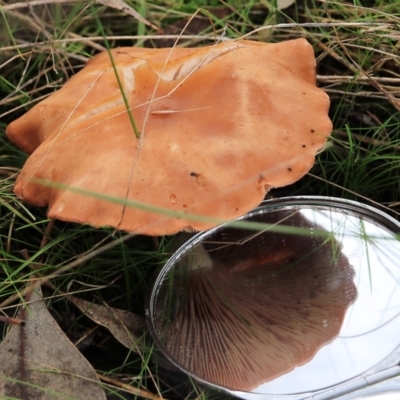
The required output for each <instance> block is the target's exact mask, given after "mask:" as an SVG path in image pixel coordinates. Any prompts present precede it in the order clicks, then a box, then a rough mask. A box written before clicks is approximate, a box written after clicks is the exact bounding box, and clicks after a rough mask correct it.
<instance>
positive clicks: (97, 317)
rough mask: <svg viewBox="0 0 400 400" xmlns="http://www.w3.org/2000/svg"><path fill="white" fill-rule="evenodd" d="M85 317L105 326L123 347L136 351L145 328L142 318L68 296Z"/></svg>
mask: <svg viewBox="0 0 400 400" xmlns="http://www.w3.org/2000/svg"><path fill="white" fill-rule="evenodd" d="M68 299H69V300H70V301H71V302H72V303H74V304H75V305H76V306H77V307H78V308H79V309H80V310H81V311H82V312H83V313H84V314H85V315H86V316H87V317H89V318H90V319H91V320H92V321H94V322H96V324H99V325H101V326H104V327H105V328H107V329H108V330H109V331H110V332H111V333H112V335H113V336H114V337H115V338H116V339H117V340H118V341H119V342H120V343H121V344H123V345H124V346H125V347H127V348H128V349H131V350H132V351H136V352H137V348H138V342H139V339H140V338H141V336H142V335H143V332H144V329H145V325H146V324H145V321H144V319H143V318H142V317H141V316H139V315H136V314H133V313H131V312H129V311H125V310H120V309H118V308H111V307H106V306H101V305H98V304H94V303H90V302H88V301H85V300H81V299H79V298H77V297H74V296H68Z"/></svg>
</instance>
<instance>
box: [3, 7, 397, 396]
mask: <svg viewBox="0 0 400 400" xmlns="http://www.w3.org/2000/svg"><path fill="white" fill-rule="evenodd" d="M35 3H40V4H35ZM129 4H130V5H131V6H132V7H134V8H135V9H136V10H137V11H138V12H140V14H141V15H143V16H145V17H146V18H147V20H148V21H150V22H151V23H152V24H154V25H155V27H149V26H148V25H146V24H145V23H143V22H138V20H137V19H136V18H135V17H133V16H130V15H127V14H126V13H125V12H124V11H121V10H117V9H113V8H110V7H106V6H104V5H101V4H98V3H96V2H92V3H89V2H83V1H60V0H59V1H53V2H52V1H42V2H40V1H39V2H32V4H31V5H29V3H26V2H20V3H19V2H14V1H0V6H1V8H0V20H1V22H0V93H1V94H0V238H1V239H0V265H1V267H2V268H1V269H0V308H1V307H2V312H3V315H12V314H13V313H14V310H15V308H13V307H14V305H13V304H15V303H13V302H10V301H9V300H8V299H10V297H11V296H15V295H16V294H18V293H20V291H21V290H22V289H23V287H24V285H26V282H27V281H29V279H30V278H31V276H32V275H33V274H34V273H36V274H39V276H42V277H46V276H48V275H49V274H54V272H55V271H58V272H56V274H55V275H57V276H55V277H54V279H52V281H51V282H52V284H53V285H54V286H53V287H49V285H47V286H45V288H44V290H45V295H46V296H47V297H48V299H49V303H48V306H49V309H50V310H51V311H52V313H53V315H54V316H55V318H56V319H57V321H58V322H59V323H60V325H61V326H62V327H63V329H64V330H65V332H66V333H67V334H68V336H69V337H70V338H71V340H72V341H77V340H79V338H80V337H82V335H84V334H86V333H87V332H88V330H90V329H92V328H95V324H94V323H92V322H91V321H90V320H88V319H85V318H82V317H81V316H80V313H79V311H78V310H77V309H76V308H74V306H72V305H71V304H70V303H68V302H67V301H65V299H64V298H63V296H59V293H60V291H62V292H67V291H78V292H82V293H81V294H80V296H81V297H82V298H86V299H89V300H91V299H95V300H96V302H99V303H100V302H105V303H106V304H109V305H110V306H113V307H119V308H122V309H125V310H130V311H133V312H135V313H137V314H140V315H144V299H145V297H146V294H147V292H148V289H149V285H150V283H151V280H152V277H153V275H154V273H155V272H156V270H157V269H158V268H159V267H160V266H161V265H162V264H163V262H164V261H165V259H166V258H167V257H168V254H169V252H170V249H171V240H172V238H170V237H165V238H157V239H156V240H154V239H151V238H147V237H132V238H128V239H126V237H125V234H124V233H121V232H115V231H113V230H107V229H94V228H91V227H89V226H81V225H76V224H70V223H64V222H60V221H56V223H55V224H54V226H53V227H52V230H51V234H50V238H49V239H48V240H47V242H46V243H45V244H44V245H43V244H42V238H43V237H45V236H46V234H45V233H46V229H47V226H48V224H49V220H48V219H47V218H46V210H44V209H39V208H35V207H30V206H28V205H26V204H22V203H21V202H20V200H19V199H18V198H16V196H15V195H14V194H13V192H12V188H13V182H14V179H15V176H16V174H17V173H18V171H19V169H20V168H21V167H22V165H23V164H24V161H25V160H26V158H27V155H26V154H25V153H23V152H22V151H21V150H19V149H17V148H16V147H15V146H14V145H13V144H11V143H10V142H9V140H8V139H7V137H6V135H5V128H6V126H7V124H8V123H9V122H11V121H13V120H14V119H16V118H17V117H19V116H21V115H22V114H23V113H24V112H26V111H27V110H29V109H30V108H31V107H32V106H33V105H35V104H36V103H37V102H39V101H40V100H41V99H44V98H46V97H47V96H48V95H49V94H51V93H52V92H53V91H55V90H57V89H58V88H60V87H61V86H62V85H63V83H64V82H65V81H66V80H67V79H68V78H69V77H71V76H72V75H74V74H75V73H76V72H77V71H79V70H80V69H81V68H82V67H83V66H84V65H85V63H86V62H87V61H88V60H89V59H90V58H91V57H92V56H93V55H94V54H96V53H98V52H99V51H101V50H104V49H105V48H106V45H107V43H108V45H110V46H111V47H115V46H120V45H125V46H127V45H128V46H133V45H135V46H145V47H165V46H171V45H172V44H173V43H174V41H175V40H176V38H177V35H178V34H180V33H181V32H182V28H183V27H184V26H185V25H186V23H187V22H188V20H189V19H190V18H192V17H193V18H192V20H191V22H190V24H189V25H188V27H187V29H186V30H185V31H184V32H183V37H182V39H180V40H179V45H180V46H197V45H201V44H210V43H213V42H214V41H215V39H216V38H217V37H219V36H220V35H222V34H225V35H226V36H228V37H231V38H238V37H241V36H243V35H246V37H248V38H251V39H252V40H258V41H263V42H280V41H283V40H287V39H293V38H298V37H305V38H306V39H307V40H308V41H309V42H310V43H311V44H312V45H313V47H314V50H315V52H316V55H317V60H318V85H319V86H320V87H321V88H323V89H324V90H326V92H327V93H328V94H329V96H330V98H331V110H330V116H331V118H332V120H333V124H334V131H333V134H332V138H331V141H330V143H329V145H328V146H327V148H326V150H325V151H324V152H323V153H322V154H320V155H319V156H318V158H317V162H316V164H315V166H314V168H313V169H312V170H311V172H310V173H309V174H308V175H307V176H306V177H304V178H303V179H302V180H300V181H299V182H298V183H296V184H295V185H292V186H291V187H286V188H283V189H279V190H276V191H274V192H273V193H272V194H273V195H275V196H283V195H298V194H309V195H325V196H337V197H343V198H348V199H354V200H358V201H361V202H364V203H367V204H372V205H375V206H377V207H378V208H380V209H382V210H384V211H386V212H388V213H389V214H390V215H392V216H393V217H395V218H396V219H398V218H399V215H400V198H399V174H400V170H399V166H400V130H399V126H400V113H399V111H400V85H399V83H400V58H399V55H398V54H399V46H400V45H399V44H400V41H399V40H400V31H399V26H400V2H398V1H393V0H376V1H374V0H364V1H361V0H354V1H346V0H344V1H317V0H310V1H300V0H298V1H297V2H296V4H295V5H293V6H291V7H290V8H288V9H285V10H278V9H277V8H276V7H275V6H276V2H275V1H274V0H271V1H268V0H261V1H258V0H257V1H256V0H254V1H237V0H226V1H223V0H220V1H218V0H215V1H212V0H208V1H205V0H204V1H202V0H186V1H184V0H180V1H168V0H158V1H147V2H144V1H131V2H129ZM196 12H197V13H196ZM195 13H196V14H195ZM156 28H157V29H156ZM103 35H105V36H106V39H105V38H104V36H103ZM122 239H123V240H124V241H123V240H122ZM104 246H106V247H104ZM61 267H64V269H62V270H61V271H62V273H60V268H61ZM5 304H7V306H6V305H5ZM5 332H6V326H4V327H3V331H2V333H1V334H2V335H4V334H5ZM89 337H90V345H87V346H86V347H85V348H82V347H81V348H82V349H83V352H84V354H85V356H86V357H87V358H88V359H89V360H90V362H91V363H92V365H93V366H94V367H95V368H96V370H97V371H99V372H101V373H102V374H103V375H107V376H109V377H113V378H115V379H116V380H118V381H119V382H124V383H127V384H129V385H131V387H141V388H144V389H148V390H149V391H152V392H153V393H156V392H158V391H159V392H160V393H161V394H162V395H164V396H165V397H166V398H174V397H176V398H180V397H186V396H187V397H190V398H212V396H213V395H212V394H203V393H202V391H201V389H199V388H194V387H192V386H191V384H190V383H189V384H188V385H186V387H185V390H186V391H187V394H185V395H183V394H182V393H183V392H185V390H182V392H181V394H179V391H177V390H175V389H174V388H170V387H168V385H167V384H165V383H163V376H162V374H161V373H158V371H157V368H156V367H155V365H154V364H153V363H152V362H151V361H149V358H150V355H151V346H150V348H147V349H144V351H143V353H142V356H139V355H137V354H135V353H131V354H128V353H127V351H126V350H125V348H124V347H122V346H121V345H120V344H119V343H118V342H117V341H116V340H115V339H114V338H113V337H112V336H110V334H109V333H108V331H107V330H105V329H103V328H96V329H95V330H94V332H93V333H91V334H90V335H89ZM176 385H177V386H179V385H180V384H178V383H176ZM115 396H117V398H125V397H124V396H125V395H123V394H119V395H115ZM217 397H218V396H217ZM218 398H220V396H219V397H218Z"/></svg>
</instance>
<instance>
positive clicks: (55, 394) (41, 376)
mask: <svg viewBox="0 0 400 400" xmlns="http://www.w3.org/2000/svg"><path fill="white" fill-rule="evenodd" d="M29 302H30V304H29V306H28V308H27V310H22V309H21V311H20V312H19V315H18V318H20V319H21V320H24V321H25V323H24V324H19V325H13V326H12V327H11V328H10V330H9V332H8V333H7V335H6V337H5V339H4V340H3V341H2V342H1V343H0V360H1V362H0V398H6V397H7V398H20V399H35V400H56V399H66V398H68V399H82V400H86V399H99V400H101V399H104V400H105V399H106V396H105V393H104V390H103V389H102V387H101V386H100V381H99V380H98V378H97V375H96V372H95V371H94V369H93V368H92V366H91V365H90V364H89V362H88V361H87V360H86V359H85V358H84V357H83V356H82V354H81V353H80V352H79V351H78V350H77V349H76V347H75V346H74V345H73V344H72V343H71V341H70V340H69V339H68V337H67V336H66V335H65V334H64V333H63V331H62V330H61V328H60V327H59V326H58V324H57V323H56V322H55V320H54V319H53V317H52V316H51V314H50V313H49V311H48V310H47V307H46V305H45V304H44V302H43V300H42V292H41V289H40V286H39V285H38V286H37V287H36V288H35V290H34V291H33V292H32V294H31V296H30V298H29Z"/></svg>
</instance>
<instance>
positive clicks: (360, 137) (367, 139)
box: [335, 131, 400, 152]
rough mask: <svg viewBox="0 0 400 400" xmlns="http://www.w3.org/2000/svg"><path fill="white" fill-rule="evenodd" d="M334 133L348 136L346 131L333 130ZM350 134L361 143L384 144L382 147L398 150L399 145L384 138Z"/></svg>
mask: <svg viewBox="0 0 400 400" xmlns="http://www.w3.org/2000/svg"><path fill="white" fill-rule="evenodd" d="M335 134H336V135H338V136H341V137H344V138H348V137H349V135H348V133H347V132H343V131H335ZM351 136H352V137H353V138H354V139H356V140H358V141H360V142H362V143H365V144H370V145H372V146H384V147H387V148H390V149H393V150H396V151H399V152H400V146H393V144H391V143H389V142H385V141H384V140H378V139H373V138H370V137H368V136H363V135H359V134H357V133H352V134H351Z"/></svg>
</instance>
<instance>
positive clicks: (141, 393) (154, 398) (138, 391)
mask: <svg viewBox="0 0 400 400" xmlns="http://www.w3.org/2000/svg"><path fill="white" fill-rule="evenodd" d="M97 376H98V378H99V379H100V380H101V381H102V382H106V383H110V384H112V385H113V386H116V387H119V388H121V389H124V390H126V391H127V392H129V393H133V394H135V395H136V396H140V397H143V398H145V399H150V400H164V398H163V397H160V396H158V395H156V394H153V393H151V392H148V391H147V390H143V389H139V388H135V387H133V386H131V385H128V384H127V383H124V382H121V381H120V380H118V379H115V378H111V377H109V376H105V375H102V374H99V373H98V372H97Z"/></svg>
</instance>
